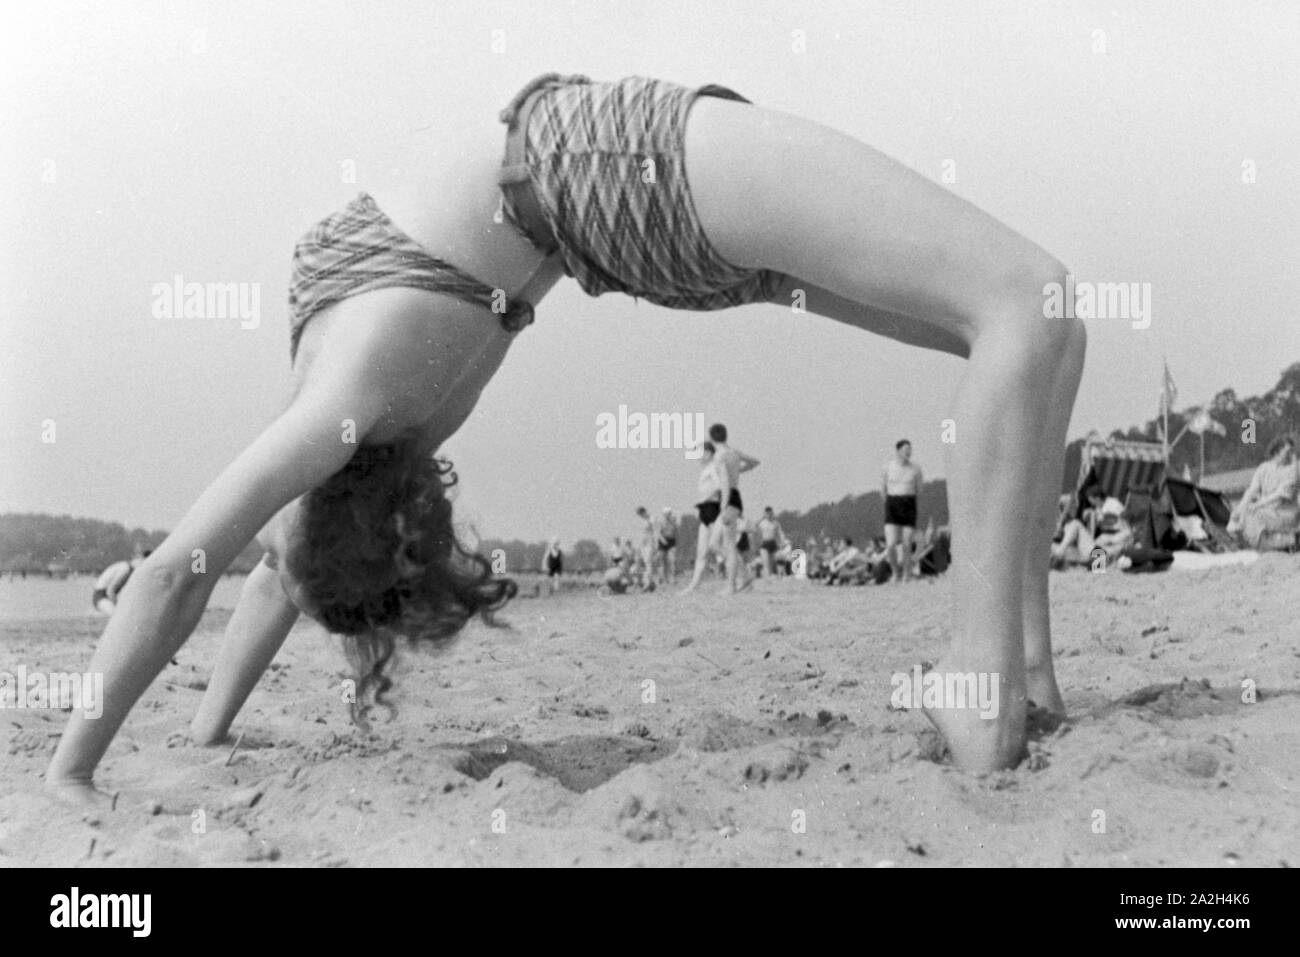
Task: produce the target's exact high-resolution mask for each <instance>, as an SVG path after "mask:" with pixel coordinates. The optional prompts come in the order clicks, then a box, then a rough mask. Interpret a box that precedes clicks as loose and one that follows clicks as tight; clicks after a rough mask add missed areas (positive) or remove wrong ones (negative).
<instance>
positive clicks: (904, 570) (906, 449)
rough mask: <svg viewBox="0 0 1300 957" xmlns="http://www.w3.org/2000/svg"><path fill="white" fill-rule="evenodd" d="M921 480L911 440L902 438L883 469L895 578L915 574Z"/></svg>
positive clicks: (887, 538) (888, 546)
mask: <svg viewBox="0 0 1300 957" xmlns="http://www.w3.org/2000/svg"><path fill="white" fill-rule="evenodd" d="M922 481H923V479H922V476H921V467H920V466H919V465H917V464H916V463H914V462H913V461H912V443H911V442H909V441H907V439H899V440H898V441H897V442H896V443H894V456H893V458H891V459H890V460H889V461H888V462H886V463H885V468H884V470H883V471H882V472H881V484H882V485H883V486H884V494H885V554H886V556H887V557H888V559H889V564H890V565H891V566H892V567H893V570H894V574H893V579H894V581H896V582H905V581H907V580H908V579H909V578H911V577H912V540H913V538H914V537H915V536H916V499H917V496H918V495H920V494H921V482H922Z"/></svg>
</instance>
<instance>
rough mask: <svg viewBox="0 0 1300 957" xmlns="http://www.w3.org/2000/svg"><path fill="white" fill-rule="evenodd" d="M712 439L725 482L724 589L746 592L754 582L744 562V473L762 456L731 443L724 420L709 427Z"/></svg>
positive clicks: (723, 506)
mask: <svg viewBox="0 0 1300 957" xmlns="http://www.w3.org/2000/svg"><path fill="white" fill-rule="evenodd" d="M709 441H711V442H712V443H713V446H714V448H715V449H716V450H717V452H716V455H715V461H717V463H718V479H719V481H720V483H721V485H722V489H721V492H722V498H721V501H722V515H721V517H720V519H719V521H721V523H722V529H721V533H720V535H721V541H722V554H723V557H724V559H725V561H726V565H727V588H725V589H724V592H726V591H731V592H737V591H744V590H745V589H746V588H748V587H749V586H750V585H752V584H753V583H754V582H753V579H752V578H751V577H750V576H749V573H748V571H747V570H746V568H745V567H744V565H743V564H742V562H741V556H740V550H739V548H738V546H739V543H740V535H741V530H740V528H739V525H740V518H741V516H742V515H744V514H745V505H744V502H743V501H742V499H741V497H740V475H741V473H742V472H748V471H749V470H750V469H754V468H757V467H758V465H759V461H758V459H756V458H754V457H753V456H752V455H746V454H745V453H744V452H742V451H740V450H739V449H736V448H732V447H731V446H730V445H728V444H727V427H726V426H725V425H723V424H722V423H721V422H715V423H714V424H713V425H711V426H709Z"/></svg>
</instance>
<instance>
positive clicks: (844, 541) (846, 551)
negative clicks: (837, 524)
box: [826, 538, 866, 585]
mask: <svg viewBox="0 0 1300 957" xmlns="http://www.w3.org/2000/svg"><path fill="white" fill-rule="evenodd" d="M838 545H839V548H838V550H837V551H836V553H835V557H834V558H832V559H831V561H830V564H829V565H828V566H827V576H826V584H828V585H844V584H847V583H849V582H852V581H854V580H856V578H857V576H858V573H859V572H862V571H864V570H865V569H866V561H865V560H864V559H863V556H862V549H860V548H858V547H857V546H856V545H854V544H853V539H851V538H841V539H840V540H839V543H838Z"/></svg>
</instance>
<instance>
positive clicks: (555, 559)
mask: <svg viewBox="0 0 1300 957" xmlns="http://www.w3.org/2000/svg"><path fill="white" fill-rule="evenodd" d="M563 573H564V556H563V555H561V554H555V555H547V556H546V576H547V577H548V578H554V577H555V576H556V575H561V574H563Z"/></svg>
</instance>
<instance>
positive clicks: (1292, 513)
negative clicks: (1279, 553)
mask: <svg viewBox="0 0 1300 957" xmlns="http://www.w3.org/2000/svg"><path fill="white" fill-rule="evenodd" d="M1267 455H1268V458H1267V460H1265V461H1264V462H1263V463H1262V464H1261V465H1260V466H1259V468H1257V469H1255V474H1254V475H1253V476H1251V479H1250V485H1249V486H1248V487H1247V488H1246V492H1245V494H1244V495H1243V496H1242V497H1241V501H1240V502H1239V503H1238V505H1237V507H1236V508H1235V509H1233V511H1232V517H1231V519H1230V520H1229V522H1228V531H1229V532H1230V533H1233V532H1240V533H1241V537H1242V538H1243V539H1245V541H1246V543H1247V544H1248V545H1249V546H1250V547H1252V548H1261V547H1267V545H1268V544H1269V542H1270V541H1278V542H1281V543H1282V545H1283V547H1295V546H1296V545H1297V544H1298V543H1300V501H1297V499H1298V498H1300V459H1297V457H1296V440H1295V439H1294V438H1293V437H1291V436H1289V435H1284V436H1281V437H1280V438H1276V439H1274V440H1273V441H1272V442H1270V443H1269V445H1268V452H1267Z"/></svg>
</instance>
